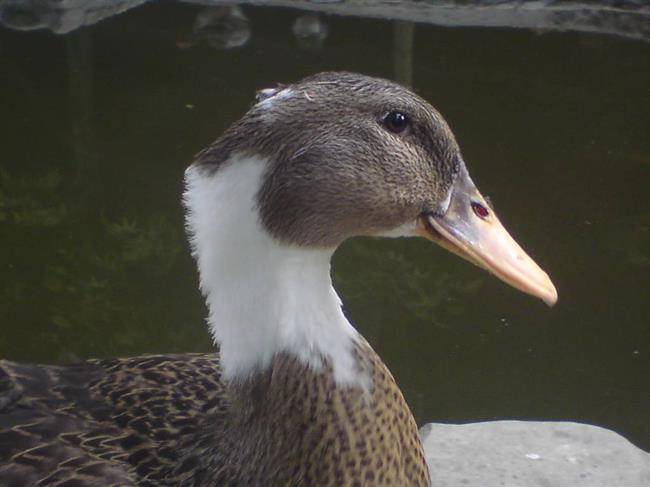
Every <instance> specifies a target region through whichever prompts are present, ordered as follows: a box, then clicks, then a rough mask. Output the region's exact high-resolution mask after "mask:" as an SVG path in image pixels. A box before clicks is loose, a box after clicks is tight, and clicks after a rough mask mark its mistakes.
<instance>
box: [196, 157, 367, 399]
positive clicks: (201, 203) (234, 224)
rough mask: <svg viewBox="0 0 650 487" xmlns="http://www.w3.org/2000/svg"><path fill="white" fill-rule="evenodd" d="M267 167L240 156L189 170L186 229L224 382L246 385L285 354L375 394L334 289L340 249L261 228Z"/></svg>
mask: <svg viewBox="0 0 650 487" xmlns="http://www.w3.org/2000/svg"><path fill="white" fill-rule="evenodd" d="M266 167H267V161H266V160H264V159H263V158H261V157H244V156H235V157H232V158H231V159H230V160H229V161H227V162H226V163H224V164H223V165H222V166H221V167H220V168H219V169H218V170H217V171H215V172H211V171H206V170H205V169H203V168H201V167H195V166H192V167H190V168H189V169H188V170H187V172H186V190H185V194H184V203H185V205H186V208H187V227H188V230H189V233H190V240H191V244H192V248H193V253H194V256H195V258H196V260H197V263H198V268H199V274H200V280H201V290H202V292H203V294H204V295H205V297H206V301H207V305H208V309H209V317H208V324H209V328H210V331H211V333H212V336H213V337H214V339H215V341H216V342H217V343H218V344H219V346H220V353H221V364H222V368H223V374H224V378H225V379H226V380H227V381H229V382H233V381H240V382H242V381H246V380H248V379H250V378H251V377H253V376H254V375H255V374H258V373H260V372H263V371H264V370H266V369H267V368H269V367H270V366H271V364H272V362H273V359H274V358H275V357H276V356H278V355H279V354H283V355H288V356H290V357H294V358H296V359H298V360H299V361H300V362H301V363H303V364H305V365H307V366H309V367H310V368H311V369H312V370H314V371H316V372H318V371H321V370H325V369H327V370H328V371H330V370H331V373H332V374H333V376H334V380H335V382H336V383H337V384H339V385H345V386H359V387H361V388H367V386H368V382H369V378H367V377H365V376H364V374H363V373H362V372H360V369H359V367H358V366H357V364H356V359H355V355H354V347H355V343H356V342H357V340H358V337H359V335H358V333H357V332H356V330H355V329H354V328H353V327H352V325H351V324H350V323H349V322H348V320H347V319H346V318H345V316H344V315H343V312H342V310H341V301H340V299H339V297H338V295H337V294H336V291H335V290H334V288H333V287H332V282H331V278H330V259H331V256H332V254H333V252H334V249H306V248H299V247H296V246H291V245H287V244H283V243H281V242H278V241H277V240H275V239H274V238H273V237H271V236H270V235H269V234H268V233H267V232H266V231H265V230H264V228H263V227H262V225H261V224H260V221H259V217H258V211H257V198H256V197H257V191H258V188H260V186H261V182H262V178H263V176H264V171H265V168H266ZM326 364H329V365H330V366H329V367H326Z"/></svg>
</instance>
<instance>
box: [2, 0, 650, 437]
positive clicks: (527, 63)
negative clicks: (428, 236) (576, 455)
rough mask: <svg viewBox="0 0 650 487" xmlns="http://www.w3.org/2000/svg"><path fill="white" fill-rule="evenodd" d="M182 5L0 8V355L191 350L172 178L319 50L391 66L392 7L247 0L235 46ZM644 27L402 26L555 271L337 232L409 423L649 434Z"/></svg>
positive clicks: (74, 356)
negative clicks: (84, 22) (353, 14)
mask: <svg viewBox="0 0 650 487" xmlns="http://www.w3.org/2000/svg"><path fill="white" fill-rule="evenodd" d="M197 12H198V8H196V7H192V6H188V5H173V4H163V5H148V6H144V7H140V8H137V9H135V10H131V11H129V12H127V13H125V14H123V15H121V16H117V17H113V18H110V19H107V20H105V21H103V22H101V23H99V24H96V25H94V26H92V27H89V28H86V29H84V30H81V31H75V32H74V33H72V34H68V35H65V36H60V35H55V34H51V33H48V32H45V31H37V32H17V31H12V30H8V29H2V28H0V66H1V69H0V93H2V95H1V97H0V133H1V134H2V135H1V136H0V141H1V143H2V151H1V155H0V357H2V358H8V359H13V360H21V361H29V362H49V363H54V362H57V363H58V362H70V361H73V360H79V359H83V358H87V357H106V356H115V355H132V354H138V353H147V352H172V351H207V350H210V349H211V348H212V347H211V343H210V340H209V337H208V335H207V332H206V330H205V327H204V322H203V320H204V316H205V309H204V306H203V302H202V299H201V297H200V295H199V292H198V290H197V276H196V272H195V268H194V264H193V262H192V260H191V259H190V257H189V252H188V249H187V246H186V244H185V240H184V235H183V222H182V213H181V209H180V204H179V199H180V193H181V188H182V187H181V178H182V173H183V170H184V168H185V166H186V165H187V164H188V162H189V161H190V160H191V159H192V156H193V154H194V153H196V152H197V151H198V150H200V149H201V148H202V147H204V146H205V145H207V144H208V143H209V142H211V141H212V140H213V139H214V138H216V137H217V136H218V135H219V133H220V132H221V131H222V130H223V129H224V128H225V127H226V126H227V125H228V124H230V123H231V122H232V121H234V120H235V119H236V118H237V117H239V116H240V115H241V114H242V113H243V112H244V111H245V110H246V109H247V107H248V106H249V105H250V104H251V102H252V97H253V93H254V91H255V90H256V89H258V88H263V87H266V86H271V85H273V84H274V83H275V82H276V81H285V82H290V81H292V80H296V79H298V78H300V77H302V76H304V75H307V74H310V73H314V72H317V71H322V70H330V69H345V70H354V71H359V72H363V73H368V74H373V75H379V76H383V77H388V78H402V79H403V78H404V77H405V73H404V72H397V73H396V72H395V68H394V63H393V59H392V57H393V52H394V49H395V48H394V41H393V35H394V27H395V26H394V25H393V24H392V23H391V22H387V21H379V20H362V19H357V18H343V17H327V18H325V22H326V23H327V24H328V27H329V36H328V38H327V39H326V40H325V42H324V44H323V47H322V48H321V49H320V50H304V49H301V48H299V47H298V46H297V44H296V41H295V39H294V38H293V36H292V34H291V24H292V22H293V21H294V19H295V18H296V16H297V15H298V13H296V12H294V11H291V10H268V9H259V8H249V9H247V10H246V13H247V14H248V16H249V17H250V19H251V26H252V37H251V39H250V41H249V43H248V44H247V45H246V46H244V47H241V48H238V49H232V50H219V49H214V48H211V47H210V46H209V45H207V44H206V43H202V44H201V43H199V44H196V45H193V46H189V45H188V44H189V43H188V42H186V40H187V38H188V35H189V34H188V33H189V31H190V30H191V26H192V23H193V22H194V18H195V16H196V13H197ZM649 60H650V45H649V44H647V43H643V42H637V41H628V40H619V39H616V38H609V37H601V36H596V35H588V34H575V33H553V34H550V33H549V34H541V35H540V34H539V33H533V32H530V31H516V30H505V29H492V30H489V29H445V28H438V27H433V26H427V25H417V26H416V27H415V37H414V47H413V59H412V61H413V73H412V82H413V86H414V88H415V89H416V90H417V91H418V92H419V93H420V94H422V95H423V96H424V97H425V98H427V99H428V100H430V101H431V102H433V103H434V104H435V105H436V106H437V107H438V108H439V109H440V110H441V111H442V113H443V114H445V116H446V117H447V119H448V121H449V122H450V124H451V125H452V127H453V128H454V130H455V132H456V134H457V136H458V139H459V141H460V143H461V146H462V147H463V152H464V155H465V159H466V161H467V162H468V165H469V168H470V171H471V173H472V175H473V178H474V180H475V182H476V183H477V185H478V186H479V188H480V189H481V190H482V191H483V193H484V194H488V195H490V196H491V198H492V200H493V201H494V203H495V206H496V208H497V210H498V211H499V213H500V215H501V219H502V221H503V222H504V223H505V224H506V226H507V227H508V228H509V229H510V230H511V232H512V233H513V235H514V236H515V237H516V238H517V239H518V240H519V241H520V243H521V244H522V246H524V247H525V248H526V249H527V250H528V251H529V253H530V254H531V255H532V256H533V257H534V258H535V259H536V260H537V261H538V262H539V263H540V264H541V265H542V267H544V268H545V269H546V270H547V271H548V272H549V273H550V275H551V276H552V277H553V279H554V281H555V284H556V285H557V287H558V290H559V294H560V301H559V303H558V305H557V306H556V307H555V308H553V309H549V308H547V307H546V306H544V305H543V304H542V303H541V302H538V301H536V300H534V299H532V298H529V297H527V296H524V295H521V294H520V293H518V292H516V291H514V290H513V289H511V288H508V287H507V286H505V285H504V284H502V283H500V282H498V281H497V280H496V279H494V278H493V277H490V276H489V275H487V274H486V273H485V272H482V271H480V270H479V269H476V268H473V267H471V266H470V265H469V264H466V263H465V262H463V261H460V260H459V259H457V258H456V257H454V256H452V255H448V254H446V253H444V251H442V250H439V249H438V248H434V247H433V246H432V245H431V244H429V243H427V242H425V241H415V240H411V241H406V240H400V241H380V240H371V239H365V240H357V241H351V242H348V243H346V244H345V245H344V246H343V247H342V248H341V249H340V250H339V252H338V253H337V254H336V256H335V261H334V277H335V281H336V284H337V288H338V290H339V292H340V294H341V296H342V297H343V299H344V302H345V307H346V310H347V314H348V316H349V317H350V318H351V320H352V321H353V322H354V323H355V324H356V325H357V326H358V328H359V329H360V330H361V332H362V333H363V334H364V335H365V336H366V337H367V338H368V339H369V340H370V342H371V343H372V344H373V346H374V347H375V348H376V349H377V351H378V352H379V354H380V355H381V356H382V357H383V358H384V360H385V361H386V363H387V364H388V365H389V367H390V368H391V370H392V371H393V373H394V374H395V376H396V378H397V380H398V382H399V384H400V386H401V387H402V389H403V391H404V393H405V395H406V397H407V399H408V401H409V403H410V404H411V407H412V409H413V410H414V412H415V414H416V417H417V419H418V421H419V422H420V423H423V422H427V421H438V422H468V421H479V420H488V419H502V418H519V419H553V420H571V421H581V422H589V423H593V424H597V425H602V426H605V427H608V428H612V429H614V430H616V431H618V432H620V433H622V434H624V435H625V436H626V437H628V438H629V439H631V440H632V441H633V442H635V443H636V444H637V445H639V446H642V447H643V448H645V449H650V279H649V278H648V276H649V271H650V210H649V209H648V208H649V207H648V195H649V193H648V190H649V189H650V186H649V183H650V170H649V162H650V158H649V154H650V142H649V140H650V138H649V137H648V128H649V123H650V94H649V90H648V88H649V87H650V66H649Z"/></svg>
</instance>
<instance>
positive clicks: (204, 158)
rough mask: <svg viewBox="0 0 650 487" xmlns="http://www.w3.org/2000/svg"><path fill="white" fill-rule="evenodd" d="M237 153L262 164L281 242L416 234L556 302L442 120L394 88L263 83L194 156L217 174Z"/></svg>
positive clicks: (263, 214) (266, 221) (337, 76)
mask: <svg viewBox="0 0 650 487" xmlns="http://www.w3.org/2000/svg"><path fill="white" fill-rule="evenodd" d="M219 142H220V143H219ZM236 151H237V152H240V153H241V152H248V153H250V154H255V155H262V156H264V157H266V158H267V159H268V161H269V163H268V167H267V169H266V172H265V176H264V178H263V180H262V182H261V186H260V188H259V191H258V192H257V207H258V209H259V218H260V221H261V223H262V225H263V227H264V228H265V229H266V230H267V231H268V233H269V234H270V235H272V236H273V237H274V238H275V239H277V240H278V241H280V242H284V243H286V244H287V245H294V246H300V247H304V248H336V247H337V246H338V245H339V244H340V243H341V242H343V241H344V240H346V239H348V238H350V237H354V236H361V235H365V236H421V237H424V238H427V239H429V240H431V241H433V242H436V243H438V244H439V245H441V246H443V247H444V248H446V249H448V250H450V251H452V252H454V253H455V254H457V255H459V256H461V257H463V258H465V259H467V260H469V261H470V262H472V263H474V264H476V265H478V266H480V267H483V268H485V269H487V270H488V271H490V272H491V273H493V274H494V275H495V276H497V277H499V278H500V279H502V280H503V281H505V282H506V283H508V284H510V285H512V286H514V287H515V288H517V289H519V290H521V291H524V292H526V293H529V294H531V295H533V296H536V297H538V298H541V299H542V300H544V301H545V302H546V303H547V304H549V305H553V304H554V303H555V302H556V301H557V292H556V290H555V287H554V286H553V284H552V282H551V280H550V279H549V277H548V275H547V274H546V273H545V272H544V271H543V270H542V269H540V267H539V266H538V265H537V264H536V263H535V262H534V261H533V260H532V259H531V258H530V257H529V256H528V255H527V254H526V253H525V252H524V251H523V250H522V249H521V247H520V246H519V245H518V244H517V243H516V242H515V241H514V240H513V239H512V237H510V235H509V234H508V232H507V231H506V230H505V229H504V227H503V225H502V224H501V223H500V221H499V219H498V217H497V216H496V214H495V212H494V209H493V208H491V206H490V204H489V203H488V202H486V200H485V198H483V196H482V195H481V194H480V192H479V191H478V190H477V189H476V186H475V185H474V183H473V182H472V180H471V178H470V176H469V173H468V171H467V168H466V166H465V162H464V160H463V157H462V154H461V151H460V148H459V146H458V143H457V142H456V139H455V137H454V135H453V133H452V131H451V129H450V128H449V126H448V125H447V123H446V122H445V120H444V119H443V117H442V116H441V115H440V113H438V112H437V111H436V110H435V109H434V108H433V107H432V106H431V105H430V104H429V103H427V102H426V101H425V100H423V99H422V98H420V97H419V96H417V95H415V94H414V93H412V92H410V91H409V90H407V89H405V88H403V87H401V86H399V85H397V84H395V83H392V82H390V81H386V80H383V79H377V78H371V77H367V76H362V75H358V74H352V73H321V74H318V75H315V76H312V77H309V78H306V79H304V80H303V81H301V82H299V83H296V84H293V85H290V86H279V87H278V88H275V89H267V90H262V91H261V92H259V94H258V103H257V104H255V105H254V106H253V107H252V108H251V110H250V111H249V112H248V113H247V114H246V116H245V117H244V118H243V119H241V120H240V121H239V122H237V123H235V124H234V126H233V127H231V128H230V129H229V131H228V132H227V133H226V134H225V135H224V136H223V137H222V139H221V140H220V141H218V143H217V144H216V145H215V146H213V147H212V148H210V149H208V150H207V151H205V152H204V153H202V154H201V155H200V156H199V158H198V160H197V163H198V164H203V165H205V167H206V168H208V169H209V168H212V170H216V169H217V168H218V167H219V165H220V163H223V162H224V161H225V160H227V159H228V157H230V156H231V155H232V153H234V152H236ZM215 154H217V155H218V157H215Z"/></svg>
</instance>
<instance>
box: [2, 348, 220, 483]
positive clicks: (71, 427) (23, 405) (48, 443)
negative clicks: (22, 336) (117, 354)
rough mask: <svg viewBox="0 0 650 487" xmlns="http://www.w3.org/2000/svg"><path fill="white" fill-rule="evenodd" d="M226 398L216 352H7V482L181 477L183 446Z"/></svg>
mask: <svg viewBox="0 0 650 487" xmlns="http://www.w3.org/2000/svg"><path fill="white" fill-rule="evenodd" d="M227 405H228V403H227V400H226V398H225V393H224V387H223V384H222V383H221V382H220V368H219V359H218V355H216V354H184V355H153V356H143V357H133V358H127V359H111V360H92V361H88V362H83V363H80V364H76V365H72V366H67V367H60V366H43V365H23V364H17V363H14V362H8V361H0V484H2V485H3V486H5V485H6V486H23V485H25V486H26V485H51V484H56V485H61V486H69V487H72V486H109V485H120V486H131V485H176V482H175V481H174V479H173V475H172V472H173V470H174V467H175V466H177V465H178V463H179V461H182V456H183V453H182V452H183V451H185V450H186V449H187V448H188V446H189V445H191V442H192V439H193V438H195V437H196V436H197V434H198V433H199V432H200V431H201V430H202V428H203V425H204V423H205V421H206V417H211V418H213V419H214V415H219V414H222V413H224V412H225V411H226V410H227ZM196 468H200V466H198V465H197V467H196Z"/></svg>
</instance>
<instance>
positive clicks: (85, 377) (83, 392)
mask: <svg viewBox="0 0 650 487" xmlns="http://www.w3.org/2000/svg"><path fill="white" fill-rule="evenodd" d="M356 357H357V358H358V364H359V367H360V368H361V369H363V370H364V371H366V372H368V373H369V375H370V377H372V383H373V384H372V388H371V392H370V393H369V394H366V393H364V392H362V391H361V390H359V389H354V388H349V389H341V388H340V387H337V386H336V384H335V383H334V382H333V380H332V377H331V374H330V370H328V369H327V368H325V369H324V370H323V371H321V372H314V371H312V370H309V369H308V368H306V366H305V365H304V364H301V363H300V362H299V361H298V360H297V359H295V358H293V357H289V356H286V355H280V356H277V357H276V359H275V360H274V361H273V365H272V367H271V368H270V369H268V370H266V371H264V372H261V373H260V376H259V377H255V378H252V379H251V380H250V381H247V382H246V383H243V384H239V385H237V386H235V387H232V388H231V389H230V390H227V389H226V388H225V387H224V384H223V383H222V382H221V381H220V370H219V358H218V355H217V354H205V355H202V354H186V355H154V356H145V357H134V358H128V359H113V360H93V361H89V362H86V363H82V364H77V365H73V366H70V367H56V366H32V365H20V364H15V363H13V362H7V361H2V362H1V363H0V367H1V368H0V374H1V375H0V379H1V381H2V382H1V387H2V389H0V397H1V398H2V403H0V406H1V409H0V459H1V460H2V463H0V479H1V484H2V485H3V486H27V485H61V486H106V485H116V486H117V485H141V486H146V485H151V486H153V485H184V486H198V485H233V486H264V485H295V486H298V485H323V486H341V485H378V486H380V485H385V486H396V485H414V486H422V485H427V484H428V471H427V467H426V463H425V460H424V456H423V453H422V448H421V445H420V442H419V439H418V436H417V426H416V424H415V421H414V419H413V416H412V415H411V413H410V411H409V408H408V406H407V404H406V402H405V401H404V398H403V396H402V393H401V392H400V390H399V388H398V387H397V384H396V383H395V381H394V380H393V377H392V375H391V374H390V372H389V371H388V369H387V368H386V366H385V365H384V364H383V363H382V362H381V360H380V358H379V357H378V356H377V355H376V354H375V352H374V351H373V350H372V349H371V348H370V346H369V345H368V344H367V343H365V341H361V342H360V343H359V344H358V346H357V349H356Z"/></svg>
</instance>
